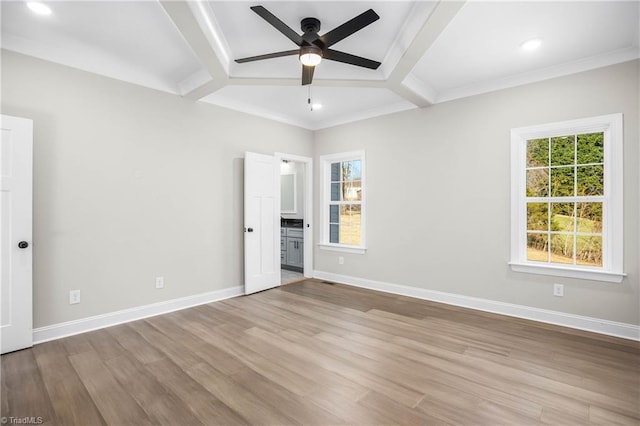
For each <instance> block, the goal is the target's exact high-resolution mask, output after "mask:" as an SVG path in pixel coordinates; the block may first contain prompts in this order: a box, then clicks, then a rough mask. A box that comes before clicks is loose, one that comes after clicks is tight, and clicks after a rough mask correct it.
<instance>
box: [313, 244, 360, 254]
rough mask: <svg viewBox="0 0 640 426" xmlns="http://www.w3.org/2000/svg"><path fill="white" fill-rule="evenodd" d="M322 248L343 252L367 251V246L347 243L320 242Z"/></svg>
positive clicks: (357, 252) (319, 245)
mask: <svg viewBox="0 0 640 426" xmlns="http://www.w3.org/2000/svg"><path fill="white" fill-rule="evenodd" d="M318 248H320V250H329V251H340V252H343V253H355V254H365V253H366V252H367V248H366V247H355V246H348V245H346V244H330V243H329V244H318Z"/></svg>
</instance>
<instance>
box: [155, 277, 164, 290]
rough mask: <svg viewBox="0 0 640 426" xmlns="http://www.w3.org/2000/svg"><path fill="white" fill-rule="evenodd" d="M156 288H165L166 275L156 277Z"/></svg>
mask: <svg viewBox="0 0 640 426" xmlns="http://www.w3.org/2000/svg"><path fill="white" fill-rule="evenodd" d="M156 288H164V277H156Z"/></svg>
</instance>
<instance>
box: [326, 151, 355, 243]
mask: <svg viewBox="0 0 640 426" xmlns="http://www.w3.org/2000/svg"><path fill="white" fill-rule="evenodd" d="M320 161H321V163H322V170H323V203H322V209H323V216H322V221H323V224H322V238H321V247H324V248H335V249H342V250H346V251H354V252H363V251H364V247H365V244H364V242H365V234H364V229H365V226H364V225H365V219H364V218H365V216H364V213H365V206H364V152H363V151H357V152H350V153H344V154H335V155H325V156H322V157H320Z"/></svg>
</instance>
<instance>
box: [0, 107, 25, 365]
mask: <svg viewBox="0 0 640 426" xmlns="http://www.w3.org/2000/svg"><path fill="white" fill-rule="evenodd" d="M0 131H1V132H2V133H1V136H0V137H1V141H0V146H1V148H0V175H1V176H2V191H1V192H0V196H1V197H0V210H1V211H2V219H1V221H2V226H1V227H0V258H1V259H2V261H1V263H0V276H1V278H2V282H1V283H0V287H1V292H0V346H1V349H2V353H6V352H11V351H15V350H18V349H23V348H28V347H30V346H32V345H33V340H32V336H33V330H32V328H33V316H32V315H33V313H32V311H33V301H32V278H31V277H32V271H31V269H32V248H31V245H32V244H31V232H32V226H31V220H32V219H31V218H32V179H33V177H32V167H33V122H32V121H31V120H27V119H24V118H17V117H10V116H7V115H2V116H0Z"/></svg>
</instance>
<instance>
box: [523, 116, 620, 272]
mask: <svg viewBox="0 0 640 426" xmlns="http://www.w3.org/2000/svg"><path fill="white" fill-rule="evenodd" d="M512 144H513V146H512V150H513V151H512V174H513V176H512V259H511V264H512V267H513V269H514V270H518V271H522V272H534V273H545V274H550V275H561V276H571V277H579V278H589V279H598V280H604V281H620V280H621V279H622V192H621V191H622V115H621V114H615V115H608V116H601V117H594V118H590V119H584V120H574V121H569V122H562V123H553V124H548V125H542V126H535V127H529V128H520V129H513V130H512Z"/></svg>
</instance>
